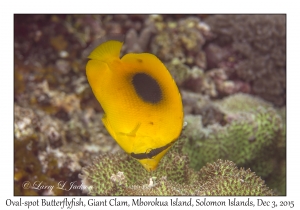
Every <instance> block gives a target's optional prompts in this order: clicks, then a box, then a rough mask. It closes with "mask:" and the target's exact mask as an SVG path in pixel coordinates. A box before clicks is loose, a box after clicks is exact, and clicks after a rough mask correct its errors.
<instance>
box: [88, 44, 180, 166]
mask: <svg viewBox="0 0 300 210" xmlns="http://www.w3.org/2000/svg"><path fill="white" fill-rule="evenodd" d="M122 45H123V43H122V42H120V41H115V40H110V41H106V42H104V43H102V44H100V45H99V46H98V47H96V48H95V49H94V50H93V51H92V52H91V53H90V55H89V56H88V58H90V60H89V61H88V63H87V66H86V74H87V79H88V82H89V84H90V86H91V88H92V91H93V93H94V95H95V96H96V98H97V100H98V101H99V103H100V104H101V106H102V108H103V110H104V113H105V114H104V116H103V118H102V122H103V124H104V125H105V127H106V129H107V130H108V132H109V133H110V135H111V136H112V137H113V138H114V139H115V140H116V141H117V143H118V144H119V145H120V146H121V147H122V149H123V150H124V151H125V152H126V153H128V154H129V155H130V156H131V157H133V158H135V159H137V160H138V161H139V162H140V163H141V164H142V165H143V166H144V167H145V168H146V169H147V170H148V171H153V170H155V169H156V167H157V165H158V163H159V161H160V159H161V158H162V157H163V156H164V155H165V154H166V152H167V151H168V150H169V149H170V147H171V146H172V144H173V143H174V142H175V141H176V140H177V138H178V137H179V135H180V133H181V130H182V126H183V107H182V100H181V96H180V93H179V90H178V88H177V86H176V83H175V82H174V80H173V78H172V76H171V74H170V73H169V71H168V70H167V68H166V67H165V66H164V64H163V63H162V62H161V61H160V60H159V59H158V58H157V57H156V56H155V55H153V54H149V53H138V54H136V53H128V54H126V55H124V56H123V57H122V58H120V51H121V48H122Z"/></svg>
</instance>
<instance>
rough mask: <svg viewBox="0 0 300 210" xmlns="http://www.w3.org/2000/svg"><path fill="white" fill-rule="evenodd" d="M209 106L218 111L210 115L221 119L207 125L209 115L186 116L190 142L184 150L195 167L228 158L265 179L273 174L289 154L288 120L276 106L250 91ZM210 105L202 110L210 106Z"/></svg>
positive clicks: (186, 129) (186, 131) (186, 132)
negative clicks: (287, 142)
mask: <svg viewBox="0 0 300 210" xmlns="http://www.w3.org/2000/svg"><path fill="white" fill-rule="evenodd" d="M207 105H208V106H210V107H211V110H216V111H215V112H214V113H213V116H209V117H210V118H214V119H220V122H214V123H208V124H205V125H204V124H203V122H206V121H207V120H206V119H205V118H207V116H206V115H203V116H202V117H201V116H197V115H196V116H195V115H194V116H193V115H186V121H187V127H186V128H185V130H184V131H183V134H184V135H186V136H187V137H188V138H189V141H188V143H187V144H185V146H184V151H185V152H186V153H187V154H188V155H189V158H190V160H191V161H190V162H191V163H190V165H191V167H192V168H194V169H200V168H202V167H203V166H204V165H205V164H206V163H208V162H210V163H211V162H214V161H216V160H217V159H227V160H231V161H233V162H235V163H236V164H237V165H238V166H242V167H245V168H248V167H250V168H251V170H253V171H255V172H256V174H257V175H259V176H261V177H263V178H267V177H269V176H272V173H274V171H275V170H276V165H277V164H278V161H280V160H281V159H282V158H284V154H285V153H284V151H285V145H284V143H283V142H285V135H284V124H283V121H284V119H282V118H281V116H280V115H278V112H277V111H276V110H275V109H274V108H273V107H272V105H271V104H269V103H268V102H265V101H263V100H261V99H259V98H255V97H252V96H250V95H246V94H235V95H233V96H230V97H227V98H224V99H223V100H221V101H218V102H213V103H211V104H210V105H209V103H207ZM207 105H206V106H203V107H202V109H207V108H205V107H207ZM198 109H201V108H200V107H199V108H198ZM220 115H221V116H223V118H220V117H219V116H220ZM280 142H281V143H280Z"/></svg>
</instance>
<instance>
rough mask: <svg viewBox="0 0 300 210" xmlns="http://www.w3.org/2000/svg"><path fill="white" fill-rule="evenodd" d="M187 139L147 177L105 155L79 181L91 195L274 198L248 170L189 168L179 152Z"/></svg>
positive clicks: (124, 160)
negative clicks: (245, 196)
mask: <svg viewBox="0 0 300 210" xmlns="http://www.w3.org/2000/svg"><path fill="white" fill-rule="evenodd" d="M183 141H184V139H181V140H179V141H178V142H177V143H176V144H175V145H174V148H172V149H171V150H170V152H169V153H168V154H167V155H166V156H165V157H164V158H163V159H162V161H161V164H160V165H159V167H158V169H157V170H156V171H153V172H151V173H148V172H147V171H146V170H144V169H143V168H142V166H141V165H140V164H138V162H137V161H136V160H134V159H132V158H131V157H129V156H128V155H125V154H116V155H109V154H107V155H102V156H99V157H98V158H97V159H95V160H94V162H93V163H92V164H91V165H89V166H87V167H85V168H83V170H82V174H80V175H79V177H80V178H81V179H82V183H83V184H84V186H85V187H84V189H85V191H86V192H88V194H90V195H274V193H273V191H272V190H270V189H269V188H268V187H266V185H265V184H264V181H262V180H261V179H260V178H259V177H257V176H256V175H255V173H252V172H251V171H250V170H249V169H248V170H244V169H238V168H237V167H236V166H235V164H234V163H233V162H231V161H222V160H218V161H217V162H216V163H213V164H208V165H207V166H205V167H203V168H202V169H201V170H200V171H199V172H196V171H194V170H193V169H190V168H189V167H188V157H186V156H185V155H183V154H179V153H177V152H176V147H177V148H182V145H180V144H182V143H183Z"/></svg>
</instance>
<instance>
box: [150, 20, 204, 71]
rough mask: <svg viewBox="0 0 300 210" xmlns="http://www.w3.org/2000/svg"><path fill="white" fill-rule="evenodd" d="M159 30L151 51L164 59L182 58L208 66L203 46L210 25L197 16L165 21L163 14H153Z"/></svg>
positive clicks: (183, 60)
mask: <svg viewBox="0 0 300 210" xmlns="http://www.w3.org/2000/svg"><path fill="white" fill-rule="evenodd" d="M150 18H151V19H152V20H153V21H154V25H155V27H156V30H157V34H156V35H155V36H154V38H153V41H152V42H151V45H150V47H151V52H152V53H153V54H155V55H156V56H157V57H159V58H160V59H161V60H162V61H164V62H168V61H171V60H172V59H173V58H178V59H180V60H181V61H182V62H183V63H185V64H189V65H198V66H199V67H200V68H206V62H205V54H204V52H202V51H201V47H202V46H203V45H204V43H205V34H206V33H207V32H208V31H209V27H208V26H207V27H205V26H204V25H205V24H204V23H203V22H201V21H200V19H199V18H197V17H188V18H185V19H182V20H179V21H178V22H177V21H174V20H173V21H163V17H162V16H151V17H150Z"/></svg>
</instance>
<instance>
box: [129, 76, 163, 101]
mask: <svg viewBox="0 0 300 210" xmlns="http://www.w3.org/2000/svg"><path fill="white" fill-rule="evenodd" d="M132 84H133V86H134V89H135V91H136V93H137V94H138V96H139V97H140V98H142V99H143V100H144V101H145V102H149V103H158V102H160V101H161V100H162V91H161V89H160V86H159V84H158V83H157V82H156V80H155V79H153V78H152V77H151V76H150V75H148V74H145V73H137V74H135V75H134V76H133V78H132Z"/></svg>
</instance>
